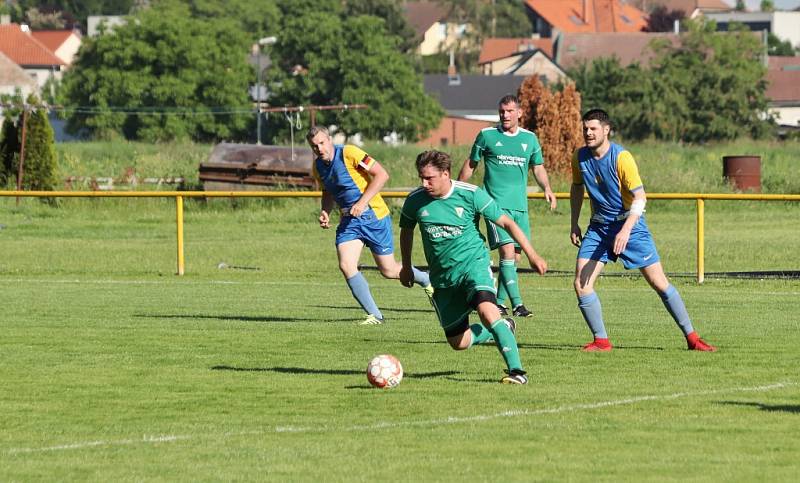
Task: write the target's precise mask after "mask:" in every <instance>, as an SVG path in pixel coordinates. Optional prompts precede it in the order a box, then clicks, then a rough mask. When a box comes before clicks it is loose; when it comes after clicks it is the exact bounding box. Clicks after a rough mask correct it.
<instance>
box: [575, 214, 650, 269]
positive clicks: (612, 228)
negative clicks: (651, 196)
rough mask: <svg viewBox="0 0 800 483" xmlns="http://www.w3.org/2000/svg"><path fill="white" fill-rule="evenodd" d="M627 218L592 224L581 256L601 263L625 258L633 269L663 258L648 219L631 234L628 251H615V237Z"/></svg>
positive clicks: (623, 261) (584, 241)
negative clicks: (617, 253) (659, 253)
mask: <svg viewBox="0 0 800 483" xmlns="http://www.w3.org/2000/svg"><path fill="white" fill-rule="evenodd" d="M624 223H625V220H622V221H615V222H613V223H591V224H590V225H589V228H587V229H586V234H584V235H583V241H582V242H581V246H580V248H579V249H578V258H588V259H589V260H597V261H599V262H603V263H608V261H609V260H610V261H612V262H616V261H617V258H620V259H622V265H623V266H624V267H625V268H626V269H628V270H630V269H633V268H644V267H648V266H650V265H652V264H654V263H656V262H658V261H659V260H660V258H659V256H658V251H657V250H656V244H655V243H654V242H653V236H652V235H651V234H650V230H649V229H648V228H647V223H646V222H645V221H644V218H639V221H638V222H636V224H635V225H634V226H633V229H632V230H631V237H630V239H628V245H627V246H626V247H625V251H623V252H622V253H620V254H619V255H615V254H614V238H615V237H616V236H617V233H619V230H620V228H622V225H623V224H624Z"/></svg>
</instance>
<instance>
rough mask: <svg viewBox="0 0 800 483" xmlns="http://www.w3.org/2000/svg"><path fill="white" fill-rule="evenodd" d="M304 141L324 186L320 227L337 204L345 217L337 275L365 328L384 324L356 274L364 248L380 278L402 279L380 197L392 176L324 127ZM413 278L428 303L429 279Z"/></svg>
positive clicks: (327, 225)
mask: <svg viewBox="0 0 800 483" xmlns="http://www.w3.org/2000/svg"><path fill="white" fill-rule="evenodd" d="M306 140H307V141H308V144H309V146H311V150H312V151H313V152H314V155H315V156H316V159H315V160H314V164H313V170H312V171H313V175H314V177H315V178H316V179H317V181H318V182H319V183H320V185H321V186H322V207H321V210H320V213H319V226H320V227H322V228H324V229H327V228H330V219H331V218H330V216H331V211H332V210H333V206H334V203H335V204H337V205H338V206H339V210H340V213H341V219H340V221H339V226H338V227H337V228H336V255H337V257H338V259H339V270H341V271H342V275H344V278H345V280H347V286H348V287H350V291H351V292H352V294H353V297H355V299H356V301H358V303H359V305H361V307H362V308H363V309H364V311H365V312H366V313H367V317H366V319H364V321H363V322H361V324H362V325H376V324H382V323H383V322H384V317H383V313H381V311H380V309H378V305H377V304H376V303H375V300H374V299H373V298H372V293H371V292H370V290H369V284H368V283H367V279H366V278H364V275H363V274H362V273H361V272H360V271H359V270H358V260H359V258H360V257H361V250H362V248H364V245H366V246H368V247H369V249H370V251H372V257H373V258H374V259H375V263H376V264H377V265H378V269H379V270H380V272H381V275H383V276H384V277H385V278H392V279H396V278H398V277H399V275H400V264H399V263H398V262H397V260H395V258H394V241H393V238H392V219H391V217H390V216H389V208H388V207H387V206H386V203H385V202H384V201H383V198H382V197H381V195H380V191H381V189H382V188H383V186H384V184H386V181H387V180H388V179H389V173H387V172H386V170H385V169H383V166H381V165H380V163H378V162H377V161H375V160H374V159H372V158H371V157H370V156H369V155H368V154H367V153H365V152H364V151H362V150H361V149H360V148H358V147H357V146H352V145H345V146H342V145H334V144H333V140H332V139H331V137H330V134H329V133H328V130H327V129H325V128H324V127H321V126H314V127H312V128H311V129H309V130H308V134H307V135H306ZM413 277H414V282H416V283H417V284H419V285H420V286H422V287H423V288H424V289H425V293H426V294H427V295H428V297H429V298H430V297H431V295H432V293H433V288H432V287H431V284H430V278H429V277H428V274H427V273H425V272H422V271H420V270H417V269H416V268H414V269H413Z"/></svg>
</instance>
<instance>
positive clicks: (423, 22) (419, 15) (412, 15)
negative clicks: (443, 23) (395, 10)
mask: <svg viewBox="0 0 800 483" xmlns="http://www.w3.org/2000/svg"><path fill="white" fill-rule="evenodd" d="M405 12H406V19H407V20H408V24H409V25H411V28H413V29H414V31H415V32H416V33H417V36H418V37H422V36H423V35H424V34H425V32H426V31H427V30H428V29H429V28H431V25H433V24H435V23H437V22H439V21H440V20H442V19H444V18H445V17H446V16H447V10H445V9H444V8H443V7H442V6H441V5H439V4H438V3H435V2H406V4H405Z"/></svg>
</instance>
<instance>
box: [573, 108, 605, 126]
mask: <svg viewBox="0 0 800 483" xmlns="http://www.w3.org/2000/svg"><path fill="white" fill-rule="evenodd" d="M581 120H582V121H583V122H588V121H600V124H604V125H606V126H608V127H612V123H611V118H610V117H609V116H608V113H607V112H606V111H604V110H602V109H589V110H588V111H586V113H585V114H584V115H583V117H582V118H581Z"/></svg>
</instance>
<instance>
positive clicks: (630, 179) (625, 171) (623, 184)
mask: <svg viewBox="0 0 800 483" xmlns="http://www.w3.org/2000/svg"><path fill="white" fill-rule="evenodd" d="M617 174H618V175H619V182H620V188H622V189H624V190H625V191H629V192H633V191H636V190H637V189H640V188H641V187H642V179H641V178H640V177H639V168H638V167H637V166H636V161H635V160H634V159H633V155H632V154H631V153H630V152H629V151H622V152H620V153H619V156H617Z"/></svg>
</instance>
